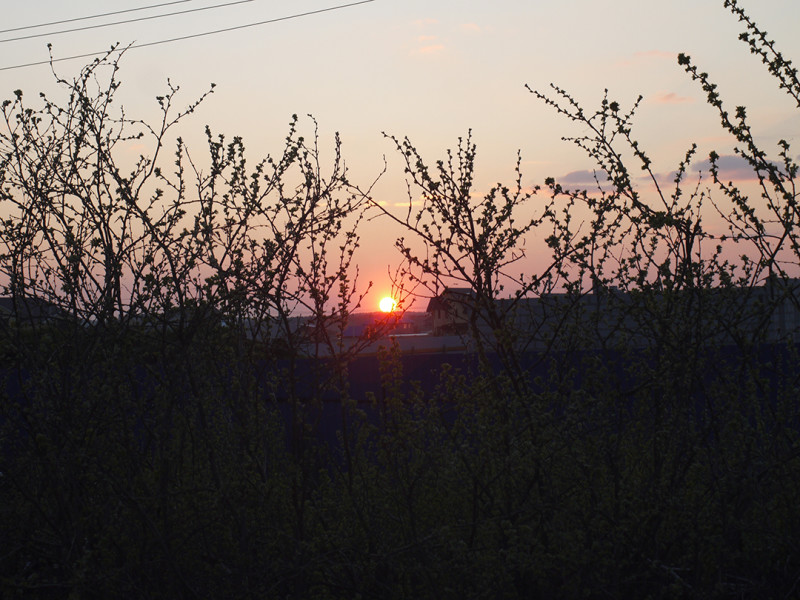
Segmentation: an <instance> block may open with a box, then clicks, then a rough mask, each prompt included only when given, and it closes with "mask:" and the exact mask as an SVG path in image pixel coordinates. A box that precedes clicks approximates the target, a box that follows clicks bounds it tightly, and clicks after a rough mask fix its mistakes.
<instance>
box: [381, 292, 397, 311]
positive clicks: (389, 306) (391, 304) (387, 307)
mask: <svg viewBox="0 0 800 600" xmlns="http://www.w3.org/2000/svg"><path fill="white" fill-rule="evenodd" d="M378 306H379V307H380V309H381V312H385V313H390V312H392V311H394V309H395V308H397V300H395V299H394V298H392V297H391V296H386V297H385V298H381V301H380V304H378Z"/></svg>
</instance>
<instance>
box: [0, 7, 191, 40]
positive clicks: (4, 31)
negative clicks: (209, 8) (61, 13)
mask: <svg viewBox="0 0 800 600" xmlns="http://www.w3.org/2000/svg"><path fill="white" fill-rule="evenodd" d="M193 1H194V0H173V2H161V3H160V4H151V5H150V6H140V7H139V8H127V9H125V10H115V11H113V12H107V13H101V14H99V15H88V16H85V17H74V18H72V19H62V20H61V21H50V22H49V23H39V24H38V25H25V26H23V27H12V28H11V29H0V33H12V32H14V31H25V30H26V29H38V28H39V27H50V26H51V25H63V24H64V23H74V22H75V21H88V20H89V19H100V18H101V17H111V16H113V15H122V14H125V13H131V12H136V11H139V10H149V9H151V8H161V7H162V6H170V5H172V4H184V3H185V2H193Z"/></svg>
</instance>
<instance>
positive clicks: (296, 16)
mask: <svg viewBox="0 0 800 600" xmlns="http://www.w3.org/2000/svg"><path fill="white" fill-rule="evenodd" d="M370 2H375V0H360V1H358V2H349V3H347V4H338V5H336V6H329V7H326V8H320V9H317V10H309V11H306V12H302V13H295V14H293V15H287V16H285V17H276V18H274V19H267V20H265V21H258V22H256V23H246V24H244V25H236V26H234V27H226V28H223V29H215V30H213V31H203V32H200V33H193V34H190V35H184V36H179V37H174V38H169V39H165V40H157V41H155V42H146V43H143V44H136V43H134V44H131V45H129V46H127V47H126V48H125V50H131V49H134V48H147V47H149V46H158V45H160V44H170V43H172V42H179V41H183V40H190V39H193V38H199V37H205V36H209V35H216V34H218V33H226V32H229V31H237V30H240V29H247V28H249V27H258V26H260V25H269V24H272V23H279V22H281V21H289V20H291V19H299V18H302V17H308V16H311V15H318V14H321V13H326V12H332V11H335V10H342V9H345V8H352V7H354V6H358V5H360V4H369V3H370ZM115 48H116V46H112V48H111V50H110V51H113V50H114V49H115ZM108 53H109V51H108V50H106V51H103V52H87V53H86V54H75V55H73V56H64V57H61V58H52V57H51V58H50V59H48V60H40V61H35V62H29V63H25V64H18V65H11V66H8V67H0V71H10V70H12V69H24V68H26V67H36V66H40V65H49V64H53V63H57V62H63V61H67V60H76V59H78V58H91V57H93V56H102V55H105V54H108Z"/></svg>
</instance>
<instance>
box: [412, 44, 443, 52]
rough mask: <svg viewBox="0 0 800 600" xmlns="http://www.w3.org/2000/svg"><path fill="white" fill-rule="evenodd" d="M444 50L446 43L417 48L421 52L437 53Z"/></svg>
mask: <svg viewBox="0 0 800 600" xmlns="http://www.w3.org/2000/svg"><path fill="white" fill-rule="evenodd" d="M443 50H444V44H431V45H428V46H422V47H421V48H418V49H417V52H418V53H419V54H437V53H439V52H442V51H443Z"/></svg>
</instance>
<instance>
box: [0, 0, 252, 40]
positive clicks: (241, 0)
mask: <svg viewBox="0 0 800 600" xmlns="http://www.w3.org/2000/svg"><path fill="white" fill-rule="evenodd" d="M181 1H182V2H186V1H187V0H181ZM252 1H253V0H236V1H235V2H225V3H224V4H212V5H211V6H201V7H199V8H190V9H187V10H177V11H174V12H171V13H164V14H161V15H150V16H147V17H137V18H135V19H124V20H122V21H113V22H111V23H98V24H97V25H86V26H84V27H73V28H72V29H62V30H61V31H50V32H48V33H32V34H30V35H21V36H18V37H14V38H7V39H4V40H0V44H3V43H5V42H18V41H20V40H31V39H33V38H40V37H47V36H51V35H61V34H62V33H74V32H76V31H87V30H88V29H100V28H101V27H111V26H112V25H125V24H127V23H137V22H139V21H150V20H152V19H161V18H163V17H174V16H175V15H185V14H189V13H194V12H200V11H203V10H211V9H214V8H225V7H228V6H233V5H234V4H245V3H247V2H252Z"/></svg>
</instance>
